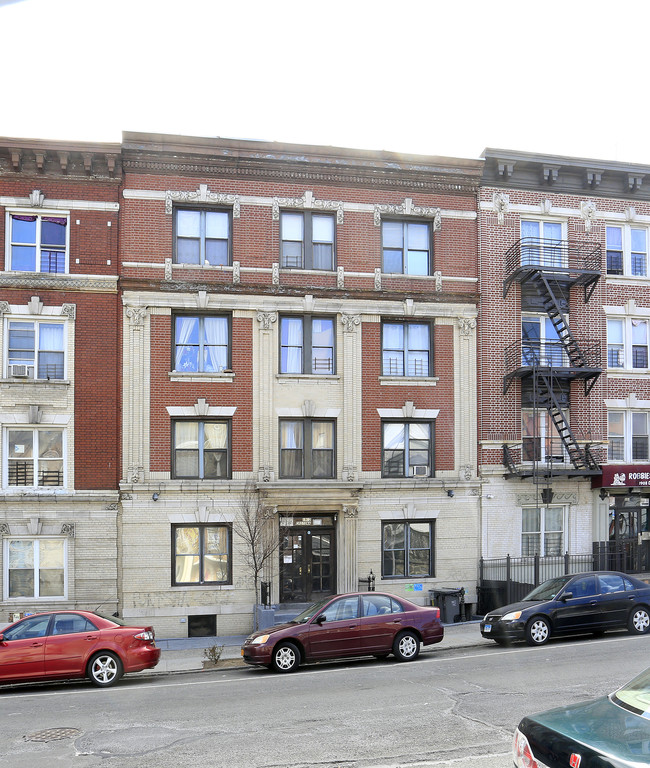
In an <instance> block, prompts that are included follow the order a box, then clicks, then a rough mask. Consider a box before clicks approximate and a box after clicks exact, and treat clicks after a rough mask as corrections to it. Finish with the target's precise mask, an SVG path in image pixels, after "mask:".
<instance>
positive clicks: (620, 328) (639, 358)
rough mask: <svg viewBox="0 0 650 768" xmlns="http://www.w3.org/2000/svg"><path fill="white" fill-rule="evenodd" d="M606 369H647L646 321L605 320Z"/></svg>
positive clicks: (630, 319)
mask: <svg viewBox="0 0 650 768" xmlns="http://www.w3.org/2000/svg"><path fill="white" fill-rule="evenodd" d="M607 367H608V368H627V369H628V370H634V369H636V368H642V369H644V370H646V369H647V368H648V320H646V319H641V318H633V317H625V318H609V319H608V320H607Z"/></svg>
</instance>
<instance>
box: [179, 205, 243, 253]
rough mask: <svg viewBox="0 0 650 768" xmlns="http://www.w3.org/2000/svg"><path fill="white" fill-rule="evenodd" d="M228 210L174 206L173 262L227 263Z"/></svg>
mask: <svg viewBox="0 0 650 768" xmlns="http://www.w3.org/2000/svg"><path fill="white" fill-rule="evenodd" d="M230 219H231V211H209V210H199V209H188V208H176V209H175V211H174V226H175V249H174V259H175V262H176V263H177V264H209V265H211V266H227V265H229V264H230V250H231V248H230V241H231V237H230V223H231V222H230Z"/></svg>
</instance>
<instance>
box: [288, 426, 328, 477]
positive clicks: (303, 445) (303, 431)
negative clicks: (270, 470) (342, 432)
mask: <svg viewBox="0 0 650 768" xmlns="http://www.w3.org/2000/svg"><path fill="white" fill-rule="evenodd" d="M335 445H336V429H335V422H334V421H332V420H329V419H311V418H306V419H281V420H280V477H283V478H290V477H295V478H301V477H302V478H311V479H323V478H333V477H334V475H335V471H336V463H335Z"/></svg>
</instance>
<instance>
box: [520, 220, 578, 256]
mask: <svg viewBox="0 0 650 768" xmlns="http://www.w3.org/2000/svg"><path fill="white" fill-rule="evenodd" d="M520 248H521V265H522V266H526V265H530V264H538V265H540V266H544V267H566V266H568V265H567V264H566V255H565V254H564V252H563V251H564V248H563V243H562V224H561V223H559V222H555V221H538V220H526V219H522V221H521V243H520Z"/></svg>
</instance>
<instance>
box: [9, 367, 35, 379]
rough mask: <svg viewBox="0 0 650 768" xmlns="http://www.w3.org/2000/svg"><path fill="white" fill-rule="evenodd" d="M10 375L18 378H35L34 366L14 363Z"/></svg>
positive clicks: (10, 368)
mask: <svg viewBox="0 0 650 768" xmlns="http://www.w3.org/2000/svg"><path fill="white" fill-rule="evenodd" d="M9 375H10V376H13V377H14V378H16V379H33V378H34V366H33V365H25V364H24V363H13V364H12V365H10V366H9Z"/></svg>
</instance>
